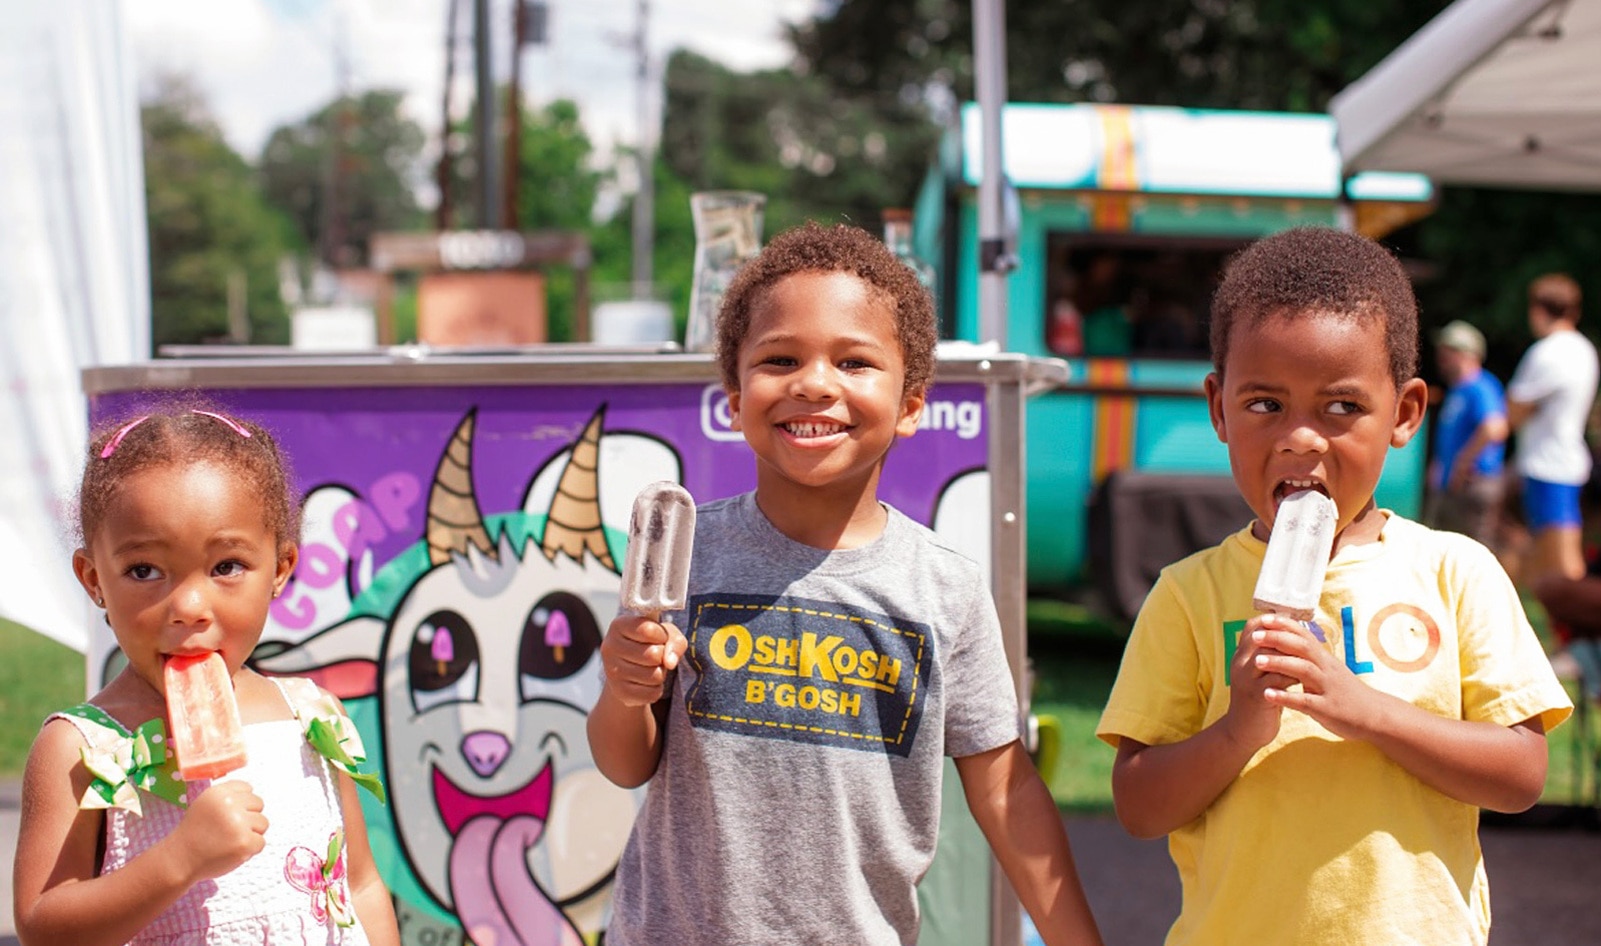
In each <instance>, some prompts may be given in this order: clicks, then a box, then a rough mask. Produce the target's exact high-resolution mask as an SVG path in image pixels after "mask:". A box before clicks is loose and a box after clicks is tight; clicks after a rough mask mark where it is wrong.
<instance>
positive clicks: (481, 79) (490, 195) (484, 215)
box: [473, 0, 500, 230]
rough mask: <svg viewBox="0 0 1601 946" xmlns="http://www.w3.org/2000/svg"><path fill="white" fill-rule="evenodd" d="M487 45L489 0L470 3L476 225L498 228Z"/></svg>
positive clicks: (492, 94) (492, 97) (491, 71)
mask: <svg viewBox="0 0 1601 946" xmlns="http://www.w3.org/2000/svg"><path fill="white" fill-rule="evenodd" d="M493 65H494V64H493V63H492V62H491V57H490V45H489V0H473V67H474V72H475V75H476V79H477V85H478V104H477V106H476V113H477V118H478V225H479V226H480V227H483V228H484V229H485V230H498V229H499V228H500V201H499V199H498V195H499V193H500V186H499V184H500V182H499V180H498V178H499V171H498V169H497V164H498V160H497V159H498V155H497V154H496V148H495V138H496V135H495V75H494V68H493Z"/></svg>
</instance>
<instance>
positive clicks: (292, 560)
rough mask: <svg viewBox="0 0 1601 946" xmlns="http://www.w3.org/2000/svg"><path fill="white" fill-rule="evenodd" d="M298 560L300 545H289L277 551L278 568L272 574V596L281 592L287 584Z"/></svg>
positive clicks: (276, 595)
mask: <svg viewBox="0 0 1601 946" xmlns="http://www.w3.org/2000/svg"><path fill="white" fill-rule="evenodd" d="M299 561H300V546H298V545H291V546H289V547H288V548H287V549H284V550H283V551H281V552H279V553H278V569H277V571H276V572H275V573H274V574H273V576H272V596H273V597H274V598H276V597H278V596H279V595H280V594H283V590H284V586H285V585H287V584H289V576H290V575H292V574H294V572H295V565H296V563H298V562H299Z"/></svg>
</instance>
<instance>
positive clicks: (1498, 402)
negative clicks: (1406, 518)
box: [1424, 320, 1508, 548]
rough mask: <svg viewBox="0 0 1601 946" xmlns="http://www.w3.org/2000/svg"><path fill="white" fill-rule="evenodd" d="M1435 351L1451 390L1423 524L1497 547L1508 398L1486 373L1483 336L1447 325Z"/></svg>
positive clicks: (1458, 324) (1438, 425)
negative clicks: (1496, 538) (1496, 535)
mask: <svg viewBox="0 0 1601 946" xmlns="http://www.w3.org/2000/svg"><path fill="white" fill-rule="evenodd" d="M1434 350H1435V358H1436V361H1437V362H1438V364H1439V366H1440V375H1441V377H1443V378H1444V379H1445V382H1446V385H1447V390H1446V394H1445V400H1444V401H1443V402H1442V403H1441V404H1440V411H1439V415H1438V416H1437V417H1436V418H1435V422H1434V423H1435V430H1434V459H1433V460H1432V461H1431V462H1430V464H1429V483H1428V485H1429V502H1428V508H1427V512H1426V514H1425V516H1424V519H1425V520H1426V521H1427V522H1428V524H1429V525H1431V526H1433V527H1435V528H1436V529H1445V530H1448V531H1451V532H1460V533H1462V534H1464V535H1468V536H1472V537H1473V538H1475V539H1478V540H1479V541H1480V542H1482V543H1484V544H1485V545H1488V546H1490V547H1492V548H1494V546H1495V534H1496V524H1497V522H1498V521H1499V520H1500V516H1501V500H1502V495H1503V493H1504V491H1505V484H1504V482H1503V479H1502V467H1503V463H1504V460H1505V458H1506V439H1507V433H1508V427H1507V407H1506V393H1505V392H1504V391H1503V389H1502V387H1501V382H1500V381H1498V380H1497V379H1496V377H1495V375H1493V374H1491V373H1490V372H1488V371H1485V370H1484V336H1483V335H1482V334H1481V333H1480V332H1479V330H1478V329H1476V328H1474V327H1473V326H1472V325H1469V324H1468V323H1466V322H1463V321H1460V320H1458V321H1454V322H1450V323H1447V324H1446V325H1445V327H1444V328H1442V329H1440V331H1439V333H1438V334H1436V335H1435V336H1434Z"/></svg>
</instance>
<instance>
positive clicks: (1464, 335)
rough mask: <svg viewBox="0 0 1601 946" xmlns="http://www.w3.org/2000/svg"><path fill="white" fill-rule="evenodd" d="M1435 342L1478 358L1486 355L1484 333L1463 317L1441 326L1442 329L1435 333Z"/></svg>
mask: <svg viewBox="0 0 1601 946" xmlns="http://www.w3.org/2000/svg"><path fill="white" fill-rule="evenodd" d="M1434 344H1436V345H1439V346H1441V347H1442V348H1454V349H1456V350H1457V351H1465V352H1467V353H1468V354H1470V355H1474V356H1476V357H1478V358H1483V357H1484V335H1483V334H1482V333H1481V332H1480V331H1479V330H1478V329H1476V328H1474V327H1473V326H1471V325H1469V324H1468V323H1466V322H1464V321H1462V320H1461V319H1457V320H1455V321H1452V322H1447V323H1445V325H1443V326H1441V327H1440V330H1439V331H1438V332H1435V333H1434Z"/></svg>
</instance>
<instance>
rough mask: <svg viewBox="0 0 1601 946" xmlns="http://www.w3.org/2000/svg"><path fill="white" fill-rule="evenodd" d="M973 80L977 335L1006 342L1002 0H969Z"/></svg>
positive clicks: (1008, 266) (1011, 263)
mask: <svg viewBox="0 0 1601 946" xmlns="http://www.w3.org/2000/svg"><path fill="white" fill-rule="evenodd" d="M973 86H974V91H975V92H976V93H977V98H978V107H979V112H980V122H981V124H980V128H981V129H982V137H983V144H984V148H983V162H984V166H983V171H984V176H983V178H982V179H981V180H980V181H979V185H978V257H979V259H978V263H979V266H978V327H979V331H978V340H979V341H981V342H990V341H993V342H998V343H1000V345H1001V347H1002V348H1005V347H1006V344H1007V339H1006V274H1007V273H1008V272H1010V271H1011V270H1012V269H1013V268H1014V267H1015V265H1016V261H1015V260H1014V259H1013V258H1012V256H1011V254H1010V252H1009V251H1008V250H1007V247H1006V237H1007V234H1006V232H1005V226H1004V214H1003V213H1002V210H1001V201H1002V199H1003V196H1002V189H1003V183H1002V182H1003V180H1004V176H1005V164H1004V163H1003V160H1002V150H1001V108H1002V106H1004V105H1005V104H1006V2H1005V0H973Z"/></svg>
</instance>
